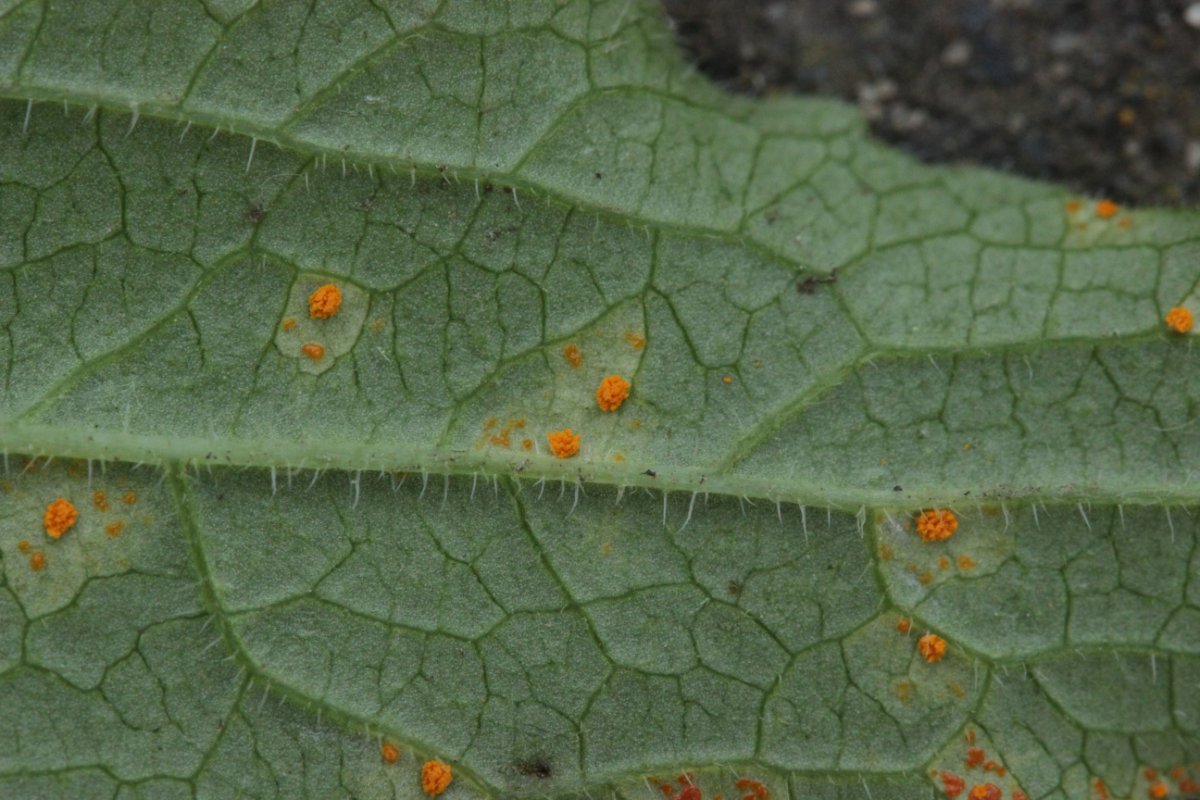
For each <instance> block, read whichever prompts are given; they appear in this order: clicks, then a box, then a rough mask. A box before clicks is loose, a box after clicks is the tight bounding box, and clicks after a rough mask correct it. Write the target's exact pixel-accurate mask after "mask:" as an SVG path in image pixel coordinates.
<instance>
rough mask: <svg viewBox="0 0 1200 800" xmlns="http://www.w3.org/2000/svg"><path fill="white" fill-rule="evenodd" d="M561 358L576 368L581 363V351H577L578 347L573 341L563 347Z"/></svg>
mask: <svg viewBox="0 0 1200 800" xmlns="http://www.w3.org/2000/svg"><path fill="white" fill-rule="evenodd" d="M563 358H565V359H566V360H567V363H568V364H570V365H571V366H572V367H576V368H578V367H579V366H580V365H582V364H583V353H581V352H579V348H578V347H576V346H575V344H574V343H572V344H569V345H567V346H566V347H564V348H563Z"/></svg>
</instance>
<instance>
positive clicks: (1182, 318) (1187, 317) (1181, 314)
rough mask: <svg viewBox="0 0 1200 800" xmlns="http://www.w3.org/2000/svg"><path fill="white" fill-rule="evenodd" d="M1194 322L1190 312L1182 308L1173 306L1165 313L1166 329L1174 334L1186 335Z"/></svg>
mask: <svg viewBox="0 0 1200 800" xmlns="http://www.w3.org/2000/svg"><path fill="white" fill-rule="evenodd" d="M1195 322H1196V320H1195V317H1193V316H1192V312H1191V311H1190V310H1189V309H1187V308H1184V307H1183V306H1175V307H1174V308H1172V309H1171V310H1170V311H1168V312H1167V316H1166V323H1167V327H1168V328H1170V329H1171V330H1173V331H1175V332H1176V333H1187V332H1188V331H1190V330H1191V329H1192V325H1193V324H1195Z"/></svg>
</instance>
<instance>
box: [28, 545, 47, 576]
mask: <svg viewBox="0 0 1200 800" xmlns="http://www.w3.org/2000/svg"><path fill="white" fill-rule="evenodd" d="M29 568H30V569H31V570H33V571H34V572H41V571H42V570H44V569H45V568H46V554H45V553H43V552H42V551H41V550H38V551H37V552H36V553H33V554H32V555H31V556H29Z"/></svg>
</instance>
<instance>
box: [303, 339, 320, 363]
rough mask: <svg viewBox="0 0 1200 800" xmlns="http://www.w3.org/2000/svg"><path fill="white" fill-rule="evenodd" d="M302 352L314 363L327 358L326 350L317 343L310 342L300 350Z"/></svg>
mask: <svg viewBox="0 0 1200 800" xmlns="http://www.w3.org/2000/svg"><path fill="white" fill-rule="evenodd" d="M300 352H302V353H304V355H306V356H308V357H309V358H311V359H312V360H313V361H320V360H321V359H322V358H324V357H325V348H324V347H322V346H321V345H319V344H316V343H315V342H309V343H308V344H306V345H304V346H303V347H301V348H300Z"/></svg>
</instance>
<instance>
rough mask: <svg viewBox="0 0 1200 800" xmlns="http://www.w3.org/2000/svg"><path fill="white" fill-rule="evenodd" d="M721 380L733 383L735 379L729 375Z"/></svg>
mask: <svg viewBox="0 0 1200 800" xmlns="http://www.w3.org/2000/svg"><path fill="white" fill-rule="evenodd" d="M721 380H722V381H724V382H725V383H733V378H731V377H729V376H728V375H726V376H725V377H724V378H721Z"/></svg>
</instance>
